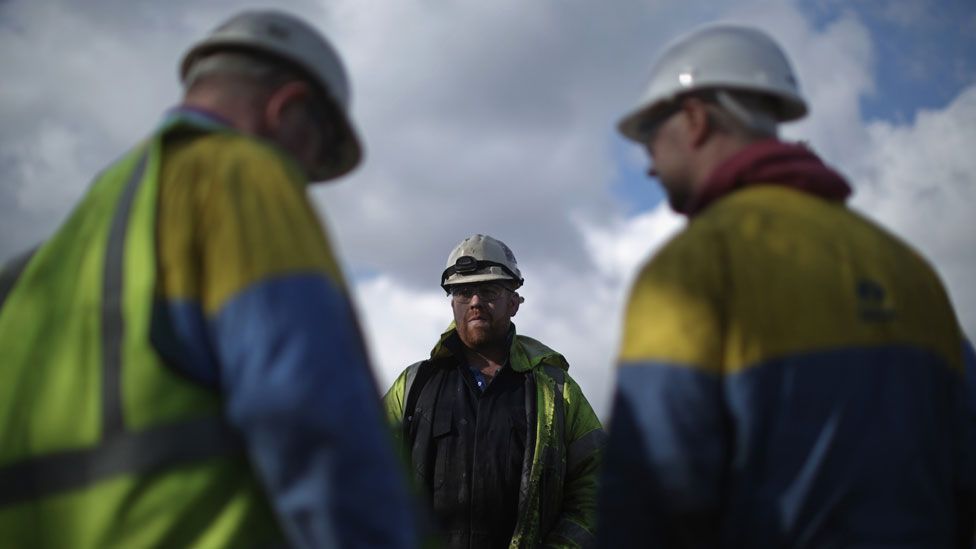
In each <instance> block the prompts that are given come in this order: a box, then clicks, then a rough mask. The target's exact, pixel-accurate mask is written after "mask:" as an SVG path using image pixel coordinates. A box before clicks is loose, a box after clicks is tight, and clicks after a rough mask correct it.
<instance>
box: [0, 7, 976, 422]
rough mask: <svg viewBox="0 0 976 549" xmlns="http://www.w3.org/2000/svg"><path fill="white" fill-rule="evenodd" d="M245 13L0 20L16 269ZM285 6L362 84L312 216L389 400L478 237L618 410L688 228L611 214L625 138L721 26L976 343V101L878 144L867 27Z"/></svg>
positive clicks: (654, 11)
mask: <svg viewBox="0 0 976 549" xmlns="http://www.w3.org/2000/svg"><path fill="white" fill-rule="evenodd" d="M248 5H251V3H250V2H239V1H234V0H221V1H218V2H207V3H205V4H202V5H201V4H200V3H196V2H189V1H187V0H174V1H171V2H166V3H157V2H124V1H122V0H100V1H94V2H89V3H88V4H86V8H85V9H84V10H80V9H78V8H77V7H76V6H74V5H73V4H70V3H69V2H67V1H66V0H49V1H46V2H28V1H27V0H8V1H7V2H5V3H0V66H2V67H3V69H4V72H5V74H7V75H17V76H16V77H13V78H7V79H5V80H4V81H3V82H2V83H0V259H2V258H5V257H8V256H9V255H11V254H12V253H13V252H14V251H15V250H17V249H18V248H21V247H24V246H27V245H29V244H31V243H32V242H33V241H35V240H37V239H39V238H41V236H43V235H44V234H46V233H48V232H50V231H51V230H52V229H53V228H54V227H55V226H56V224H57V222H58V221H59V220H60V219H61V218H63V216H64V215H65V214H66V213H67V210H68V208H69V207H70V205H71V204H72V203H73V202H74V201H75V200H76V198H77V196H78V195H79V194H80V193H81V192H82V190H83V189H84V187H85V185H86V184H87V181H88V180H89V179H90V178H91V177H92V175H93V174H94V173H95V172H96V171H97V170H98V169H99V168H101V167H102V166H103V165H104V164H105V163H107V162H109V161H111V160H112V159H114V158H116V157H117V156H119V154H120V153H121V152H123V150H124V149H125V148H126V147H128V146H130V145H131V144H132V143H133V142H135V140H137V139H138V138H140V137H141V136H142V135H144V134H145V133H146V132H147V131H149V130H150V129H151V127H152V125H153V124H154V123H155V121H156V120H157V119H158V117H159V115H160V114H161V112H162V110H163V109H165V108H166V107H168V106H170V105H172V104H173V103H175V102H176V101H177V98H178V91H179V90H178V85H177V82H176V64H177V62H178V59H179V57H180V55H181V54H182V53H183V51H184V50H185V48H186V47H187V46H188V45H189V44H190V43H191V41H192V40H194V39H196V38H198V37H199V36H201V35H202V34H203V33H204V32H205V31H206V30H207V29H209V28H210V27H212V26H213V25H215V24H216V23H217V22H219V21H220V20H221V19H223V18H225V17H226V15H227V14H229V13H231V12H233V11H236V10H238V9H240V8H241V7H243V6H248ZM279 5H280V6H282V7H283V8H285V9H290V10H292V11H295V12H297V13H300V14H302V15H304V16H306V17H308V18H309V19H310V20H311V21H312V22H313V23H314V24H315V25H317V26H319V27H320V28H322V29H323V30H324V31H325V32H326V33H327V34H328V35H329V36H331V37H332V38H333V39H334V41H335V42H336V45H337V46H338V48H339V49H340V51H341V52H342V53H343V55H344V57H345V59H346V60H347V64H348V67H349V70H350V73H351V76H352V84H353V94H354V100H353V105H354V118H355V119H356V121H357V124H358V125H359V127H360V130H361V133H362V135H363V136H364V139H365V142H366V147H367V161H366V163H365V165H364V166H363V167H361V168H360V169H359V170H358V171H356V172H355V173H354V174H352V175H351V176H350V177H348V178H346V179H345V180H344V181H342V182H340V183H338V184H337V185H330V186H325V187H322V188H319V189H316V190H315V191H314V197H315V199H316V202H317V204H318V205H319V206H320V208H321V210H322V212H323V213H324V214H325V216H326V217H327V218H329V220H330V224H329V226H330V227H331V229H332V233H333V235H334V237H335V238H333V240H334V241H336V242H337V244H338V246H337V247H338V249H339V250H340V251H341V254H342V256H343V257H344V259H345V261H346V262H347V266H348V269H347V270H348V271H349V272H370V273H373V275H372V276H370V277H369V278H367V279H363V280H360V281H358V282H357V283H355V284H354V285H355V287H356V291H357V295H358V298H359V304H360V309H361V312H362V316H363V319H364V327H365V331H366V332H367V334H368V337H369V340H370V341H371V347H372V349H373V357H374V359H375V361H376V362H377V364H378V365H379V372H378V376H377V377H378V378H379V379H380V380H381V384H384V385H385V384H387V383H388V382H389V381H391V380H392V376H394V375H395V374H396V373H398V372H399V370H400V369H401V368H402V367H403V366H405V365H407V364H409V363H411V362H413V361H415V360H418V359H420V358H423V357H424V356H426V354H427V353H428V352H429V349H430V347H431V345H433V343H434V341H435V340H436V338H437V336H438V334H439V333H440V331H441V330H442V329H443V328H444V327H446V325H447V323H448V322H449V321H450V308H449V305H448V303H447V300H446V299H445V298H444V296H443V294H442V292H441V290H440V289H439V288H438V287H437V281H438V277H439V275H440V272H441V270H442V269H443V267H444V265H443V263H444V260H445V258H446V256H447V254H448V252H449V251H450V250H451V248H452V247H453V246H454V245H455V244H456V243H457V242H458V241H459V240H461V239H462V238H463V237H464V236H467V235H468V234H471V233H475V232H482V233H489V234H492V235H494V236H496V237H498V238H501V239H502V240H504V241H505V242H507V243H508V244H509V245H510V246H511V247H512V248H513V250H514V251H515V253H516V255H517V256H518V258H519V260H520V264H521V265H522V267H523V271H524V273H525V275H526V286H525V288H524V291H523V293H524V295H525V296H526V298H527V301H526V303H525V305H524V306H523V308H522V310H521V311H520V312H519V314H518V316H517V317H516V323H517V325H518V327H519V330H520V331H521V332H522V333H525V334H527V335H531V336H534V337H537V338H538V339H540V340H542V341H543V342H544V343H547V344H549V345H550V346H552V347H554V348H556V349H557V350H559V351H561V352H563V353H564V354H566V356H567V357H568V358H569V360H570V362H571V364H572V368H571V372H572V373H573V374H574V377H576V378H577V379H578V380H579V381H580V382H581V384H582V385H583V387H584V389H585V390H586V391H587V394H588V396H589V397H590V400H591V401H592V402H593V404H594V406H595V407H596V408H597V409H598V410H601V411H603V410H605V408H606V401H607V392H608V390H609V380H610V379H611V375H610V365H611V364H612V361H613V355H614V354H615V352H616V345H617V337H618V333H619V322H620V318H619V317H620V314H621V302H622V299H623V296H624V294H625V292H626V289H627V286H628V285H629V283H630V280H631V277H632V276H633V274H634V272H635V271H636V266H637V264H639V263H640V262H641V261H642V260H643V258H645V257H647V255H648V254H649V253H650V252H651V250H653V249H654V248H655V247H656V246H658V245H659V244H660V243H661V242H662V241H663V240H664V239H666V238H667V236H668V235H669V234H672V233H673V232H674V231H675V230H677V228H678V227H679V226H680V224H681V221H680V220H679V219H678V218H677V217H676V216H674V215H673V214H670V213H669V212H668V211H667V209H666V207H665V206H659V207H657V208H656V209H653V210H650V211H646V212H641V213H638V214H637V215H636V216H632V217H628V216H627V214H626V213H625V212H626V211H627V208H626V207H625V206H626V205H623V204H620V202H619V198H617V197H614V196H613V194H612V193H611V189H610V185H611V182H612V181H614V180H615V179H617V178H618V176H619V175H620V174H621V173H622V174H623V177H625V178H635V177H636V178H643V177H644V176H643V174H642V172H643V171H644V170H645V168H646V161H644V160H643V159H642V158H641V157H640V156H639V153H637V152H635V153H633V154H631V153H630V151H631V150H635V149H628V152H627V153H626V154H624V155H618V156H621V157H623V158H622V160H621V159H619V158H615V157H614V155H612V154H611V152H612V148H613V147H615V146H619V141H616V139H617V138H616V137H614V136H613V125H614V123H615V122H616V120H617V118H618V117H619V116H620V115H621V114H623V113H624V112H625V111H627V110H628V109H629V108H631V107H632V106H633V103H632V102H633V101H634V99H635V98H636V97H638V96H639V94H640V92H641V90H642V87H643V85H644V78H645V76H646V74H647V72H648V69H649V66H650V64H651V62H652V60H653V58H654V56H655V54H656V53H657V51H658V50H659V48H660V47H661V45H663V44H664V43H665V42H666V41H668V40H670V39H671V38H673V37H675V36H677V35H678V34H681V33H682V32H684V31H685V30H687V29H689V28H691V27H693V26H695V25H698V24H700V23H703V22H706V21H710V20H713V19H716V18H721V19H729V18H731V19H732V20H735V21H739V22H744V23H749V24H755V25H758V26H760V27H762V28H764V29H766V30H767V31H769V32H770V33H771V34H773V35H774V36H775V37H776V38H777V39H779V40H781V41H782V42H783V44H784V45H785V47H786V49H787V51H788V53H789V54H790V56H791V57H792V59H793V61H794V64H795V65H796V68H797V70H798V71H799V76H800V80H801V84H802V86H803V88H804V90H805V92H806V94H807V96H808V97H809V99H810V103H811V105H812V111H813V114H812V116H811V117H810V118H809V119H807V120H806V121H804V122H802V123H799V124H794V125H791V126H790V127H788V128H787V129H786V132H785V133H786V135H787V136H790V137H794V138H802V139H805V140H808V141H810V142H811V143H812V145H813V146H814V148H815V149H817V150H818V151H820V152H821V153H822V154H823V155H824V157H825V158H826V159H827V160H828V161H830V162H831V163H833V164H835V165H837V166H839V167H840V168H841V169H842V170H843V171H845V172H846V173H848V174H851V175H852V176H853V177H852V179H853V180H854V183H855V185H856V186H858V189H859V194H858V195H857V196H856V198H855V202H854V203H855V205H857V206H859V207H861V208H863V209H866V210H868V211H869V212H870V214H871V215H872V216H875V217H877V218H879V219H881V220H882V221H883V222H884V223H886V224H887V225H889V226H891V227H892V228H893V229H894V230H895V231H896V232H899V233H900V234H904V235H905V236H906V237H907V238H908V239H909V240H910V241H912V242H914V243H915V244H916V245H917V246H919V247H920V248H921V249H923V250H924V251H925V252H926V253H927V254H928V255H929V256H930V257H931V258H932V259H933V260H934V261H935V262H936V264H937V266H938V268H939V269H940V271H941V272H942V273H943V275H944V276H945V277H946V279H947V280H948V282H949V285H950V289H951V290H952V292H953V296H954V298H955V299H956V301H957V303H959V304H960V310H961V311H962V317H963V320H964V323H965V325H966V327H967V329H968V330H969V332H970V334H971V335H974V336H976V320H974V318H976V295H974V292H976V290H972V289H970V288H972V284H971V282H970V281H971V280H973V279H974V278H976V258H974V257H973V250H976V246H974V245H973V240H972V239H973V237H972V235H973V234H974V231H972V230H971V225H972V224H971V223H970V222H969V221H968V213H969V212H970V211H973V210H974V206H976V204H973V197H972V194H973V189H974V187H976V185H973V180H972V177H973V175H972V174H976V170H974V166H973V160H972V159H973V155H971V154H969V152H968V147H967V144H971V143H973V142H974V139H973V138H974V135H973V131H974V130H973V128H974V127H976V124H974V123H973V122H974V120H973V103H974V100H973V92H972V91H969V92H966V93H964V94H962V95H960V97H959V98H958V99H957V100H956V101H955V102H954V103H953V104H952V105H950V106H949V107H947V108H946V109H944V110H939V111H932V112H925V113H920V114H919V115H918V117H917V118H916V119H915V120H914V121H913V122H912V123H910V124H897V125H896V124H890V123H880V122H876V123H871V124H866V123H864V122H863V121H862V117H861V112H860V101H861V99H862V98H863V97H864V96H866V95H868V94H872V93H875V86H874V80H873V69H874V63H875V59H874V56H875V53H874V52H875V49H874V45H873V41H872V37H871V36H870V33H869V30H868V27H866V26H865V25H864V24H863V23H862V22H861V21H860V20H859V19H857V17H855V16H853V15H847V14H844V13H843V12H840V13H839V16H838V17H837V18H836V19H834V20H833V22H832V23H831V24H830V25H828V26H826V27H824V28H815V27H814V26H813V25H812V24H811V23H810V21H808V20H807V18H805V17H804V15H803V14H802V13H801V12H800V10H798V9H797V7H796V5H795V4H794V3H793V2H789V1H778V2H769V1H755V2H735V1H733V0H727V1H720V2H704V1H700V2H677V1H675V2H665V1H658V2H646V1H643V0H619V1H616V2H615V3H614V9H612V10H610V9H606V6H605V5H604V4H600V3H594V2H523V1H520V0H495V1H492V2H468V3H444V2H424V1H415V2H383V1H380V0H335V1H331V2H328V3H322V2H315V1H312V0H307V1H305V0H301V1H299V0H293V1H289V2H281V3H279ZM886 93H894V92H893V91H892V90H886ZM620 162H623V164H622V165H618V163H620ZM953 183H955V184H953ZM648 184H651V183H648Z"/></svg>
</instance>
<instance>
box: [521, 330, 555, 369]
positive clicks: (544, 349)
mask: <svg viewBox="0 0 976 549" xmlns="http://www.w3.org/2000/svg"><path fill="white" fill-rule="evenodd" d="M511 360H512V366H513V368H514V369H515V370H517V371H528V370H536V369H542V370H547V369H552V368H555V369H559V370H562V371H563V372H565V371H567V370H569V363H568V362H567V361H566V358H565V357H564V356H563V355H562V354H561V353H559V352H558V351H556V350H554V349H552V348H551V347H549V346H548V345H546V344H545V343H542V342H541V341H539V340H538V339H535V338H532V337H529V336H524V335H521V334H519V335H516V336H515V343H514V345H513V346H512V356H511Z"/></svg>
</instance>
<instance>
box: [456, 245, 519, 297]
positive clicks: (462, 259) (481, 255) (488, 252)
mask: <svg viewBox="0 0 976 549" xmlns="http://www.w3.org/2000/svg"><path fill="white" fill-rule="evenodd" d="M490 281H499V282H507V283H511V284H513V285H514V287H515V288H518V287H520V286H521V285H522V282H523V279H522V273H521V272H520V271H519V268H518V263H517V262H516V261H515V254H513V253H512V250H511V249H509V247H508V246H506V245H505V243H504V242H502V241H501V240H498V239H495V238H492V237H490V236H487V235H483V234H475V235H471V236H469V237H467V238H465V239H464V240H462V241H461V243H460V244H458V245H457V246H455V247H454V250H452V251H451V255H449V256H448V257H447V266H446V268H445V269H444V272H443V273H442V274H441V287H442V288H444V290H445V291H450V290H449V289H450V287H451V286H455V285H459V284H472V283H476V282H490Z"/></svg>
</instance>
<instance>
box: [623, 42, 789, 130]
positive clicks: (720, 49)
mask: <svg viewBox="0 0 976 549" xmlns="http://www.w3.org/2000/svg"><path fill="white" fill-rule="evenodd" d="M698 90H730V91H743V92H753V93H759V94H763V95H766V96H768V97H771V98H773V99H775V100H776V112H773V113H771V114H772V115H773V117H774V118H775V119H776V120H777V121H779V122H787V121H790V120H796V119H798V118H802V117H803V116H804V115H806V113H807V104H806V101H804V99H803V97H802V96H801V95H800V88H799V84H798V83H797V79H796V75H795V74H794V73H793V69H792V67H791V66H790V62H789V60H788V59H787V58H786V54H785V53H784V52H783V50H782V49H781V48H780V47H779V45H778V44H776V42H774V41H773V39H772V38H770V37H769V36H768V35H766V34H765V33H763V32H761V31H759V30H756V29H753V28H749V27H742V26H736V25H728V24H719V25H711V26H707V27H704V28H702V29H699V30H697V31H694V32H692V33H690V34H687V35H685V36H683V37H681V38H679V39H678V40H677V41H675V42H672V43H671V45H669V46H668V47H667V48H666V49H665V51H664V53H663V54H662V55H661V57H660V58H658V60H657V63H656V64H655V65H654V69H653V70H652V72H651V78H650V83H649V84H648V86H647V91H645V92H644V95H643V97H642V98H641V100H640V102H639V103H638V106H637V108H636V109H635V110H634V111H632V112H631V113H629V114H628V115H627V116H625V117H624V118H623V119H622V120H621V121H620V123H619V125H618V128H619V130H620V132H621V133H622V134H624V136H626V137H627V138H629V139H632V140H634V141H639V142H643V141H644V140H645V139H646V137H647V132H646V130H647V128H648V127H649V126H651V125H652V124H650V122H652V121H654V120H655V117H656V115H657V114H659V113H660V112H661V111H663V110H666V109H667V107H668V106H669V104H670V103H671V102H672V101H674V100H675V99H677V98H678V97H679V96H680V95H682V94H685V93H688V92H693V91H698Z"/></svg>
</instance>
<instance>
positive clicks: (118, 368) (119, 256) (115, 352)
mask: <svg viewBox="0 0 976 549" xmlns="http://www.w3.org/2000/svg"><path fill="white" fill-rule="evenodd" d="M148 158H149V152H148V151H146V152H144V153H143V154H142V156H141V157H140V158H139V162H138V164H137V165H136V167H135V169H134V170H133V171H132V175H130V176H129V180H128V181H127V182H126V184H125V188H124V189H123V190H122V196H121V197H120V198H119V203H118V205H117V206H116V208H115V214H114V215H113V217H112V225H111V227H110V228H109V233H108V243H107V246H106V251H105V272H104V279H103V281H102V439H103V440H105V439H110V438H111V437H112V436H114V435H116V434H120V433H122V432H124V430H125V425H124V424H123V418H122V386H121V378H122V339H123V337H124V336H125V326H124V321H123V318H122V290H123V288H122V284H123V282H124V274H123V269H124V267H125V265H124V264H123V259H124V253H125V236H126V233H127V232H128V228H129V217H130V215H129V214H130V212H131V210H132V202H133V200H134V199H135V195H136V191H137V190H138V189H139V184H140V183H141V182H142V175H143V173H145V171H146V163H147V161H148Z"/></svg>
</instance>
